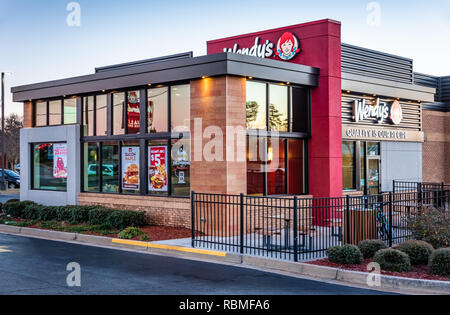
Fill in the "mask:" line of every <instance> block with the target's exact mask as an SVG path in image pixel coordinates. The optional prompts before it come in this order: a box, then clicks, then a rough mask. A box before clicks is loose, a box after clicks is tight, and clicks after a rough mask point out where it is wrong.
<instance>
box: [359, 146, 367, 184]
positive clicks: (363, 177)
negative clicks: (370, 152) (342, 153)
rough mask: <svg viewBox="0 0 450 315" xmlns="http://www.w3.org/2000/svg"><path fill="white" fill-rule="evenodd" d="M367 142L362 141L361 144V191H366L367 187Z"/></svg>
mask: <svg viewBox="0 0 450 315" xmlns="http://www.w3.org/2000/svg"><path fill="white" fill-rule="evenodd" d="M364 144H365V143H364V142H361V146H360V163H361V165H360V176H361V177H360V182H361V191H365V187H366V148H365V145H364Z"/></svg>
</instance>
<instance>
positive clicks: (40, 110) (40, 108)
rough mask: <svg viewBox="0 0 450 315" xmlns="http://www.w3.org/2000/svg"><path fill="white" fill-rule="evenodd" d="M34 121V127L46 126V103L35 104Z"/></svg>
mask: <svg viewBox="0 0 450 315" xmlns="http://www.w3.org/2000/svg"><path fill="white" fill-rule="evenodd" d="M35 117H36V118H35V119H36V121H35V126H36V127H41V126H46V125H47V102H36V116H35Z"/></svg>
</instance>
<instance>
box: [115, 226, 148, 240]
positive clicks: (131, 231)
mask: <svg viewBox="0 0 450 315" xmlns="http://www.w3.org/2000/svg"><path fill="white" fill-rule="evenodd" d="M143 234H144V232H142V231H141V230H140V229H138V228H136V227H132V226H130V227H127V228H126V229H125V230H123V231H121V232H120V233H119V235H118V237H119V238H120V239H124V240H131V239H133V238H135V237H136V236H140V235H143Z"/></svg>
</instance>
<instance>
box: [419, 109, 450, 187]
mask: <svg viewBox="0 0 450 315" xmlns="http://www.w3.org/2000/svg"><path fill="white" fill-rule="evenodd" d="M423 131H424V132H425V133H426V141H425V143H424V144H423V148H422V150H423V165H422V167H423V181H426V182H438V183H440V182H445V183H447V184H450V158H449V157H450V148H449V144H450V113H448V112H447V113H445V112H440V111H433V110H423Z"/></svg>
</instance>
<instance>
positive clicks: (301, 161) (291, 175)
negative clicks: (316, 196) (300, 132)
mask: <svg viewBox="0 0 450 315" xmlns="http://www.w3.org/2000/svg"><path fill="white" fill-rule="evenodd" d="M304 143H305V141H304V140H301V139H289V140H288V179H289V194H291V195H301V194H304V193H306V187H305V186H306V185H305V158H304Z"/></svg>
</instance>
